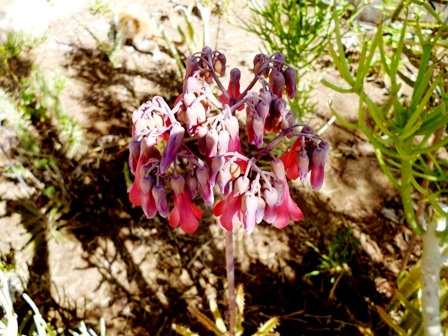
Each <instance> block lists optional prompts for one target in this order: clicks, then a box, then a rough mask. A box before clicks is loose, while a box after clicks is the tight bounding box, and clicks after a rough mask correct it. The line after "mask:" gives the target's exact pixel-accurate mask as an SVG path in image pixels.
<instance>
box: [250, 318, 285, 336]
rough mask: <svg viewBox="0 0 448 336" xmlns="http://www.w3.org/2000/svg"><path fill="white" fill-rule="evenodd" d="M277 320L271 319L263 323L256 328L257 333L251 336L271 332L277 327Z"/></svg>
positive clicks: (260, 335)
mask: <svg viewBox="0 0 448 336" xmlns="http://www.w3.org/2000/svg"><path fill="white" fill-rule="evenodd" d="M278 324H279V323H278V318H277V317H272V318H270V319H269V320H268V321H267V322H265V323H263V324H262V325H261V326H260V328H258V330H257V332H256V333H255V334H254V335H253V336H263V335H266V334H268V333H270V332H271V331H273V330H274V329H275V328H277V327H278Z"/></svg>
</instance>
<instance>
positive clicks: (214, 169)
mask: <svg viewBox="0 0 448 336" xmlns="http://www.w3.org/2000/svg"><path fill="white" fill-rule="evenodd" d="M225 162H226V160H225V158H224V156H221V155H216V156H214V157H213V159H212V163H211V165H210V185H211V186H212V188H213V187H214V186H215V183H216V178H217V176H218V173H219V171H220V170H221V168H222V167H223V166H224V163H225Z"/></svg>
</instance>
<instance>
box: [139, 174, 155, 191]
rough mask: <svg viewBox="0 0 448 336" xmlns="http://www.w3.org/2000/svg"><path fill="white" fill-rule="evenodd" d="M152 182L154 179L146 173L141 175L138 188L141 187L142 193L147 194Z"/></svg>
mask: <svg viewBox="0 0 448 336" xmlns="http://www.w3.org/2000/svg"><path fill="white" fill-rule="evenodd" d="M153 182H154V179H153V178H152V177H151V176H150V175H148V176H145V175H142V176H141V178H140V189H142V193H143V194H147V193H148V192H149V191H150V190H151V188H152V185H153Z"/></svg>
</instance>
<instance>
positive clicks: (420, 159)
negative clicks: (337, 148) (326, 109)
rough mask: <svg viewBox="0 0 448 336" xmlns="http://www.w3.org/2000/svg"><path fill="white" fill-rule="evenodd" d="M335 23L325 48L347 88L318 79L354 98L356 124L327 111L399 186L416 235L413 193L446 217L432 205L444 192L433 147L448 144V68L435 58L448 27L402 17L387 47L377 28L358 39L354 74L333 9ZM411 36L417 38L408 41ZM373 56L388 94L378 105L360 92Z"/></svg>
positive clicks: (440, 162)
mask: <svg viewBox="0 0 448 336" xmlns="http://www.w3.org/2000/svg"><path fill="white" fill-rule="evenodd" d="M416 4H417V3H416ZM419 9H420V10H424V9H426V7H425V6H423V7H421V8H419ZM427 13H428V14H431V13H430V12H427ZM436 21H438V20H436ZM334 22H335V33H336V43H337V44H336V49H337V50H335V49H334V48H333V47H332V46H331V47H330V52H331V55H332V56H333V60H334V62H335V64H336V67H337V69H338V70H339V72H340V74H341V76H342V77H343V79H344V80H345V81H346V82H347V84H348V85H349V88H348V89H346V88H341V87H337V86H335V85H333V84H331V83H329V82H327V81H323V83H324V84H325V85H327V86H328V87H330V88H332V89H334V90H335V91H337V92H340V93H355V94H357V95H358V96H359V99H360V100H359V115H358V122H357V123H349V122H347V121H346V120H344V119H343V118H342V117H341V116H340V115H339V114H338V113H337V112H336V111H334V110H333V109H332V112H333V114H334V115H335V117H336V119H337V120H338V121H339V122H340V123H341V124H342V125H344V126H346V127H348V128H351V129H360V130H361V131H362V132H363V133H364V134H365V135H366V136H367V138H368V139H369V141H370V142H371V143H372V145H373V146H374V148H375V154H376V156H377V159H378V162H379V163H380V166H381V168H382V170H383V172H384V173H385V174H386V175H387V177H388V178H389V180H390V181H391V182H392V184H393V185H394V186H395V187H397V188H398V189H399V190H400V193H401V197H402V200H403V206H404V210H405V214H406V219H407V222H408V224H409V225H410V226H411V228H412V229H413V230H414V231H415V232H416V233H418V234H421V233H422V232H423V227H422V226H421V224H419V223H418V221H417V218H416V215H415V211H414V208H413V205H412V198H411V196H412V194H413V192H414V191H417V192H419V193H421V194H422V195H423V196H424V198H425V201H426V202H428V203H430V204H431V205H432V207H433V208H434V209H436V211H437V212H438V213H439V214H440V215H442V216H445V217H448V214H447V213H445V212H444V211H443V210H442V209H441V208H440V206H439V205H438V203H437V200H439V199H443V198H446V196H447V195H448V193H447V189H446V188H445V187H444V185H446V183H447V182H448V177H447V175H446V173H445V172H446V169H447V167H448V163H447V162H446V161H444V160H442V159H438V150H439V149H440V148H442V147H444V146H445V145H446V144H448V136H447V135H446V125H447V124H448V107H447V106H448V105H447V102H448V94H447V93H446V87H445V86H446V71H447V70H448V69H446V68H443V63H442V62H438V57H439V56H438V55H439V48H440V47H439V45H440V44H441V43H442V44H443V43H445V42H446V41H444V40H443V39H441V37H442V35H443V34H444V32H445V31H446V30H447V29H448V28H447V26H448V25H447V24H446V23H445V24H444V25H443V26H440V27H439V28H435V29H434V30H423V29H421V27H420V26H419V23H417V24H416V26H415V27H412V29H411V27H410V26H409V24H408V19H407V18H404V19H403V20H400V25H399V27H400V28H399V30H398V31H397V34H399V35H398V36H399V37H398V39H396V44H395V43H392V45H391V46H388V45H386V44H385V43H384V39H383V27H382V26H379V27H378V30H377V33H376V35H375V37H374V39H373V40H368V39H366V40H365V41H364V42H363V47H362V50H361V54H360V58H359V64H358V66H357V71H356V72H355V73H356V75H355V76H353V72H352V71H350V69H349V65H348V63H347V60H346V58H345V55H344V46H343V45H342V35H341V30H340V25H339V20H338V17H337V14H336V13H335V14H334ZM413 34H415V37H413V38H414V39H415V41H416V42H415V41H412V40H410V39H408V36H413ZM442 48H443V47H442ZM377 54H379V56H380V57H379V60H380V64H381V72H382V74H383V75H384V76H385V78H386V80H385V81H386V83H388V85H387V90H388V93H389V98H388V99H387V100H386V102H385V103H384V104H382V105H378V104H376V103H375V102H373V101H372V99H371V98H369V96H368V94H367V93H366V92H365V90H364V82H365V80H366V77H367V76H368V75H369V74H370V73H371V71H372V66H373V61H372V60H373V59H374V56H375V55H377ZM403 54H404V55H406V56H407V58H408V59H410V60H411V61H412V62H413V63H414V64H415V65H416V67H417V68H418V72H417V75H416V78H415V79H411V78H410V77H408V76H406V75H405V74H404V69H403V68H404V67H403V58H402V57H403ZM403 81H404V82H405V83H407V84H409V85H410V86H411V88H412V94H411V95H410V97H402V95H401V94H400V89H401V87H402V86H403ZM365 109H367V111H368V113H369V116H370V117H371V118H372V119H373V122H374V123H375V127H374V128H373V130H372V129H370V128H369V127H368V118H367V116H366V115H365ZM395 169H398V170H399V171H400V178H401V181H399V180H398V179H397V178H396V177H395V176H394V174H393V170H395ZM424 180H426V181H428V182H429V184H430V186H429V188H424V187H422V184H423V181H424Z"/></svg>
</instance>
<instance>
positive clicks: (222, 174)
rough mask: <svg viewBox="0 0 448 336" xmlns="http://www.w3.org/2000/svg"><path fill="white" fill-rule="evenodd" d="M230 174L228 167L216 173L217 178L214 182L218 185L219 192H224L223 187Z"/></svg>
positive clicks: (227, 181) (229, 178) (230, 176)
mask: <svg viewBox="0 0 448 336" xmlns="http://www.w3.org/2000/svg"><path fill="white" fill-rule="evenodd" d="M231 178H232V175H231V174H230V171H229V169H223V170H220V171H219V173H218V178H217V179H216V184H217V185H218V188H219V190H220V191H221V193H225V189H226V186H227V184H228V183H229V181H230V180H231Z"/></svg>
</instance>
